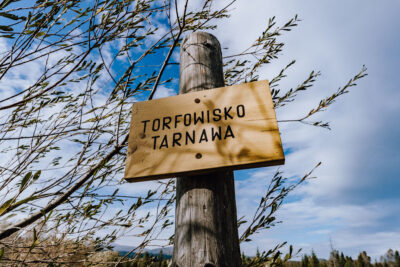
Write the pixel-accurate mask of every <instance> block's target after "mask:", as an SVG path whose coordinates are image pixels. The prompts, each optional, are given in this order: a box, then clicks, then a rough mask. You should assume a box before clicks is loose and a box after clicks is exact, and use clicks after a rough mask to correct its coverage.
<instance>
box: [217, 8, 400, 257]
mask: <svg viewBox="0 0 400 267" xmlns="http://www.w3.org/2000/svg"><path fill="white" fill-rule="evenodd" d="M398 10H400V2H399V1H360V0H357V1H344V0H340V1H295V0H292V1H251V3H250V2H249V1H239V2H238V3H237V4H236V5H235V7H234V10H233V11H232V16H231V18H229V23H222V24H221V25H219V27H218V29H217V30H216V31H214V32H213V34H214V35H215V36H216V37H217V38H218V39H219V41H220V42H221V44H222V47H229V48H230V49H232V51H240V50H241V49H243V47H246V46H248V45H249V44H250V43H251V42H252V40H254V39H255V38H256V37H257V36H258V35H259V34H260V33H261V32H262V31H263V29H264V27H265V26H266V24H267V22H268V18H269V17H272V16H276V18H277V21H278V22H280V23H281V24H282V23H283V22H286V21H287V20H289V19H290V18H291V17H293V16H294V15H296V14H298V16H299V17H300V19H301V20H302V21H301V22H300V23H299V25H298V27H296V28H295V29H294V30H293V31H292V32H288V33H287V34H285V36H283V37H282V38H283V40H284V41H285V48H284V51H283V52H282V53H281V56H280V58H279V60H277V61H276V62H273V63H272V64H270V65H268V66H266V67H264V68H263V69H262V70H261V71H260V73H259V74H260V79H271V78H272V77H274V75H276V74H277V73H278V71H279V70H280V69H281V68H282V67H284V66H285V64H287V63H289V62H290V60H292V59H296V61H297V63H296V64H295V66H294V67H293V68H292V69H291V70H290V71H289V72H288V78H287V79H286V80H285V81H284V82H283V83H282V84H281V85H282V86H281V87H283V88H292V87H295V86H296V85H297V84H299V83H301V82H302V80H304V79H305V78H306V77H307V75H308V74H309V73H310V72H311V71H312V70H316V71H321V74H322V75H321V76H320V77H319V78H318V80H317V82H316V84H315V86H314V87H313V88H311V89H310V91H309V92H307V93H304V94H303V95H301V96H300V97H299V99H298V101H296V102H295V103H293V104H291V105H290V106H288V107H287V108H285V107H284V108H281V109H279V110H277V119H278V121H279V120H285V119H295V118H299V117H300V116H301V115H303V114H306V113H307V111H308V110H309V109H310V108H312V107H313V106H316V105H317V104H318V102H319V100H320V99H322V98H323V97H325V96H329V95H330V94H332V93H333V92H335V91H336V90H337V89H338V88H339V87H340V86H343V85H345V84H346V82H347V81H348V80H349V79H350V78H351V77H352V76H353V75H354V74H356V73H357V72H358V71H359V70H360V69H361V67H362V66H363V65H364V64H365V66H366V67H367V68H368V71H367V73H368V76H367V77H365V78H363V79H362V80H360V81H359V82H358V86H357V87H354V88H352V89H351V91H350V93H348V94H346V95H344V96H343V97H341V98H340V99H338V101H337V102H336V103H334V104H333V105H332V106H331V107H329V109H328V110H327V111H325V112H324V113H323V114H322V115H321V116H320V117H318V119H321V120H324V121H329V122H330V125H331V128H332V130H331V131H329V130H326V129H320V128H315V127H311V126H307V125H302V124H299V123H280V124H279V127H280V132H281V138H282V142H283V147H284V149H285V150H287V151H290V153H287V154H286V163H285V165H284V166H283V167H280V169H281V170H282V171H284V174H285V175H286V177H289V178H290V177H300V176H302V175H304V174H305V173H307V172H308V171H309V170H311V169H312V168H313V167H314V166H315V165H316V164H317V163H318V162H320V161H321V162H322V165H321V166H320V167H319V168H318V169H317V170H316V171H315V172H314V176H316V177H317V178H316V179H312V180H310V181H309V182H307V183H306V184H304V185H302V186H301V187H300V188H297V189H296V191H295V192H293V194H292V195H291V197H289V198H288V199H287V201H286V202H285V204H284V205H283V206H282V208H281V210H280V211H279V212H278V219H279V220H281V221H282V223H281V224H279V225H278V226H276V227H274V228H273V229H271V230H267V231H264V232H262V233H260V234H259V235H257V236H256V237H255V238H254V239H253V242H252V243H249V244H244V245H242V250H243V251H244V252H245V253H248V254H253V253H254V251H255V250H256V248H257V247H260V248H266V247H272V246H273V245H274V244H276V243H277V242H282V241H287V242H288V243H289V244H293V246H294V247H295V248H302V249H303V253H309V252H310V251H311V250H314V251H315V252H316V253H317V255H319V256H320V257H324V258H327V257H329V252H330V251H331V249H332V248H334V249H338V250H340V251H343V252H344V253H345V254H347V255H351V256H356V255H357V254H358V253H359V252H361V251H363V250H366V251H367V253H368V254H369V255H370V256H371V257H372V258H373V259H374V258H378V257H379V256H380V255H383V254H384V253H385V252H386V251H387V250H388V249H389V248H392V249H398V250H399V249H400V180H399V178H400V177H399V175H400V156H399V152H398V151H399V150H400V142H399V141H398V137H399V136H400V120H399V119H398V114H400V92H399V90H398V86H397V85H398V84H399V82H400V78H399V75H398V74H397V71H398V67H397V66H398V64H399V63H398V60H399V59H400V57H399V55H400V54H399V49H400V36H399V35H398V29H399V27H400V18H399V16H398ZM274 171H276V168H274V167H270V168H262V169H253V170H247V171H238V172H236V173H235V177H236V198H237V209H238V216H241V215H248V214H249V210H250V209H249V207H252V209H253V210H254V209H255V208H256V207H257V205H258V201H259V197H260V196H261V195H262V193H263V190H265V189H266V186H267V185H268V182H269V179H270V177H271V174H273V172H274ZM257 196H258V197H257Z"/></svg>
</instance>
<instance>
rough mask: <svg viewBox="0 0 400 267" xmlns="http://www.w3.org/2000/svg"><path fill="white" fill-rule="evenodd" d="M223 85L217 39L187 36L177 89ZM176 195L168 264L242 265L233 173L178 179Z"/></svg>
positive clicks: (183, 44)
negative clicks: (170, 257)
mask: <svg viewBox="0 0 400 267" xmlns="http://www.w3.org/2000/svg"><path fill="white" fill-rule="evenodd" d="M223 85H224V80H223V72H222V56H221V48H220V45H219V42H218V40H217V39H216V38H215V37H214V36H212V35H210V34H208V33H204V32H195V33H192V34H190V35H188V36H187V37H186V38H185V39H184V40H183V43H182V46H181V54H180V93H181V94H184V93H187V92H191V91H200V90H205V89H211V88H215V87H221V86H223ZM180 164H186V162H181V163H180ZM176 194H177V196H176V198H177V200H176V216H175V239H174V255H173V266H179V267H191V266H196V267H197V266H204V267H206V266H227V267H228V266H229V267H234V266H242V265H241V259H240V248H239V241H238V231H237V216H236V202H235V187H234V180H233V172H232V171H220V172H211V173H208V174H205V175H194V176H186V177H181V178H177V192H176Z"/></svg>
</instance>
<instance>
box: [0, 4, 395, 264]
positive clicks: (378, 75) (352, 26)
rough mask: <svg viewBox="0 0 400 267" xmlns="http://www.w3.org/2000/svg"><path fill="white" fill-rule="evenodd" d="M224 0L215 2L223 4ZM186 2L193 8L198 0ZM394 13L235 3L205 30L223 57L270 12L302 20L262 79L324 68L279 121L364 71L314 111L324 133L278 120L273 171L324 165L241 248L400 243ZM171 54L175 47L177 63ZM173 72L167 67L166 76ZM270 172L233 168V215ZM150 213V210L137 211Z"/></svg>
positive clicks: (293, 173) (300, 171)
mask: <svg viewBox="0 0 400 267" xmlns="http://www.w3.org/2000/svg"><path fill="white" fill-rule="evenodd" d="M226 3H227V1H218V5H221V6H223V5H226ZM191 4H192V6H191V8H195V7H196V6H195V5H196V4H200V3H196V1H192V2H191ZM399 10H400V2H399V1H395V0H388V1H379V2H378V1H361V0H353V1H345V0H339V1H316V0H314V1H311V0H306V1H301V2H300V1H296V0H287V1H277V0H275V1H262V0H253V1H244V0H242V1H238V2H237V3H235V4H234V5H233V6H232V12H231V14H232V16H231V17H230V18H229V19H227V20H224V21H222V22H220V23H219V25H218V28H217V29H216V30H214V31H212V32H211V33H213V34H214V35H215V36H216V37H217V38H218V39H219V41H220V42H221V45H222V47H228V48H229V49H228V50H223V53H224V55H225V56H227V55H232V54H236V53H237V52H240V51H242V50H243V49H245V48H247V47H248V46H249V45H250V44H251V43H252V42H253V41H254V40H255V39H256V38H257V37H258V36H259V35H260V34H261V32H262V31H263V30H264V29H265V27H266V25H267V23H268V19H269V18H270V17H272V16H276V18H277V21H278V24H279V25H281V24H283V23H285V22H286V21H287V20H289V19H290V18H292V17H293V16H294V15H296V14H298V15H299V17H300V19H302V21H301V22H300V23H299V26H298V27H296V28H295V29H294V30H293V31H291V32H288V33H286V34H285V35H284V36H282V39H283V40H284V41H285V47H284V50H283V52H282V53H281V55H280V58H279V59H278V60H275V61H273V62H272V63H271V64H269V65H267V66H265V67H264V68H263V69H262V70H261V71H260V73H259V75H260V79H271V78H272V77H274V76H275V75H276V74H277V73H278V72H279V71H280V70H281V68H283V67H284V66H286V65H287V64H288V63H289V62H290V61H291V60H293V59H296V60H297V63H296V64H295V66H294V67H293V68H291V69H290V70H289V71H288V77H287V78H286V79H285V80H284V81H283V82H282V83H281V88H282V89H283V90H285V89H289V88H293V87H296V86H297V85H298V84H299V83H301V82H302V81H303V80H304V79H305V78H306V77H307V76H308V74H309V73H310V72H311V71H312V70H316V71H321V74H322V75H321V76H320V77H319V78H318V80H317V82H316V84H315V86H314V87H312V88H311V89H310V90H309V91H307V92H306V93H304V94H301V95H299V97H298V99H297V100H296V101H295V102H293V103H292V104H290V105H288V106H286V107H283V108H280V109H278V110H277V118H278V120H285V119H296V118H299V117H301V116H302V115H304V114H306V113H307V112H308V111H309V110H310V109H311V108H312V107H315V106H316V105H317V104H318V102H319V100H320V99H322V98H324V97H326V96H329V95H331V94H332V93H333V92H335V91H336V90H337V88H338V87H340V86H343V85H345V84H346V83H347V81H348V80H349V79H350V78H351V77H352V76H353V75H354V74H356V73H358V72H359V71H360V69H361V67H362V66H363V65H364V64H365V65H366V67H367V68H368V71H367V72H368V76H367V77H365V78H363V79H362V80H361V81H359V82H358V86H357V87H355V88H352V89H351V91H350V93H348V94H346V95H344V96H343V97H341V98H340V99H338V101H337V103H335V104H333V105H332V106H331V107H329V109H328V110H327V111H325V112H324V113H322V114H321V115H319V116H318V117H317V119H320V120H324V121H329V122H330V124H331V127H332V130H331V131H329V130H326V129H320V128H315V127H311V126H307V125H303V124H299V123H280V124H279V126H280V131H281V137H282V142H283V146H284V149H285V151H286V164H285V165H284V166H282V167H280V170H282V171H284V175H285V176H286V177H288V178H290V179H296V177H301V176H303V175H304V174H305V173H307V172H308V171H310V170H311V169H312V168H313V167H314V166H315V165H316V164H317V163H318V162H320V161H321V162H322V165H321V166H320V167H319V168H318V169H317V170H316V171H315V173H314V175H315V176H317V177H318V178H317V179H313V180H310V181H309V182H307V183H306V184H304V185H302V186H301V187H300V188H297V190H296V191H295V192H293V194H292V195H291V196H290V197H289V198H288V199H287V201H286V202H285V204H284V205H283V206H282V208H281V210H280V211H279V212H278V219H279V220H282V223H281V224H279V225H278V226H276V227H275V228H273V229H271V230H268V231H263V232H261V233H260V234H258V235H257V236H255V237H254V238H253V242H251V243H246V244H243V245H242V250H243V251H244V252H245V253H246V254H247V255H252V254H254V253H255V251H256V249H257V247H259V248H260V249H265V250H266V249H268V248H271V247H273V246H275V245H276V244H277V243H279V242H283V241H287V242H288V243H289V244H293V245H294V247H295V248H297V249H298V248H302V249H303V251H304V252H307V253H309V252H310V251H311V250H312V249H313V250H314V251H315V252H316V253H317V254H318V255H319V256H320V257H324V258H327V257H328V256H329V252H330V250H331V247H333V248H335V249H338V250H340V251H343V252H344V253H345V254H347V255H351V256H356V255H357V254H358V253H359V252H360V251H363V250H366V251H367V252H368V254H369V255H371V256H372V257H373V258H378V257H379V256H380V255H383V254H384V253H385V252H386V251H387V250H388V249H389V248H392V249H397V250H400V215H399V214H400V179H399V178H400V177H399V174H400V156H399V152H398V151H399V150H400V142H399V140H398V137H399V136H400V122H399V119H398V114H400V92H399V90H398V84H400V78H399V77H400V75H399V74H398V65H399V60H400V56H399V51H400V35H399V34H398V29H399V28H400V17H399V16H398V11H399ZM6 49H7V45H6V43H5V41H2V42H0V50H1V51H3V50H6ZM177 58H178V51H177V53H175V55H174V61H177ZM32 69H33V68H32ZM177 71H178V68H177V66H176V65H174V66H172V67H170V68H169V69H168V70H167V72H166V74H165V76H168V75H169V74H176V73H177ZM17 74H18V75H19V74H21V77H20V78H21V79H19V80H17V79H16V78H15V77H17V76H18V75H15V77H13V78H14V79H13V84H14V86H17V85H18V83H17V82H22V83H23V82H24V80H25V79H26V78H28V79H29V78H30V77H29V76H32V75H33V74H32V73H28V74H27V76H28V77H23V76H22V74H24V75H25V72H23V71H22V70H20V71H19V72H18V73H17ZM18 77H19V76H18ZM3 82H4V83H3V85H4V84H5V85H7V84H11V82H7V80H5V81H3ZM5 85H4V86H5ZM23 85H25V83H23ZM21 86H22V85H21ZM177 86H178V83H177V80H174V81H173V82H172V83H171V84H169V85H166V86H164V85H162V86H160V87H159V91H157V93H156V95H157V96H158V97H165V96H170V95H173V94H176V92H177V90H178V88H177ZM7 87H8V85H7ZM2 93H3V94H6V93H7V92H6V91H5V90H3V91H2ZM276 169H277V167H270V168H261V169H249V170H243V171H238V172H236V173H235V177H236V196H237V210H238V216H239V217H241V216H251V215H252V214H253V212H254V211H255V209H256V208H257V205H258V202H259V199H260V197H261V196H262V194H263V193H264V192H265V190H266V188H267V186H268V183H269V181H270V179H271V177H272V175H273V173H274V172H275V171H276ZM155 185H156V183H155V182H143V183H135V184H128V185H126V184H125V185H123V186H122V187H121V192H122V193H129V194H132V195H138V194H146V192H147V191H148V190H149V188H154V186H155ZM147 211H151V208H149V209H147V210H142V211H141V212H142V213H143V214H144V213H146V212H147ZM172 231H173V229H171V230H170V231H169V232H168V233H166V236H168V235H169V234H171V233H172ZM132 240H133V239H132V237H127V238H125V239H124V238H123V239H121V240H119V241H118V242H119V243H120V244H124V245H132V242H133V241H132Z"/></svg>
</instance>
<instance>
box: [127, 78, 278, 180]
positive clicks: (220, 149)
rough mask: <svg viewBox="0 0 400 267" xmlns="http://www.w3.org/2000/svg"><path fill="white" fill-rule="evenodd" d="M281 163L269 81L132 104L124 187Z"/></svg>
mask: <svg viewBox="0 0 400 267" xmlns="http://www.w3.org/2000/svg"><path fill="white" fill-rule="evenodd" d="M284 161H285V158H284V154H283V151H282V144H281V139H280V135H279V129H278V124H277V121H276V116H275V111H274V108H273V102H272V98H271V92H270V88H269V85H268V81H257V82H251V83H245V84H240V85H234V86H228V87H221V88H216V89H211V90H206V91H200V92H193V93H188V94H183V95H178V96H172V97H167V98H161V99H155V100H150V101H145V102H138V103H134V104H133V108H132V120H131V129H130V135H129V144H128V155H127V162H126V169H125V179H127V180H128V181H129V182H137V181H144V180H153V179H160V178H169V177H176V176H180V175H191V174H197V173H202V172H207V171H209V170H216V169H231V170H232V169H244V168H254V167H264V166H271V165H280V164H283V163H284Z"/></svg>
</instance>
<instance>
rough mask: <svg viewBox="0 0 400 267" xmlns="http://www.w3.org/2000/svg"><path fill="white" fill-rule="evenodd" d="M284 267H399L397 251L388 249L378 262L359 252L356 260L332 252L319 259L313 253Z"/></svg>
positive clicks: (341, 253)
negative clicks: (327, 257)
mask: <svg viewBox="0 0 400 267" xmlns="http://www.w3.org/2000/svg"><path fill="white" fill-rule="evenodd" d="M284 266H285V267H400V255H399V251H397V250H396V251H393V250H392V249H389V250H388V251H387V252H386V254H385V255H383V256H381V257H380V258H379V259H378V260H374V261H372V260H371V257H370V256H368V255H367V252H365V251H363V252H361V253H360V254H359V255H358V257H357V258H354V259H353V258H352V257H350V256H345V255H344V254H343V252H339V251H337V250H334V251H332V252H331V254H330V257H329V259H328V260H325V259H319V258H318V257H317V255H315V253H314V252H312V253H311V255H303V257H302V259H301V261H287V262H285V263H284Z"/></svg>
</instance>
